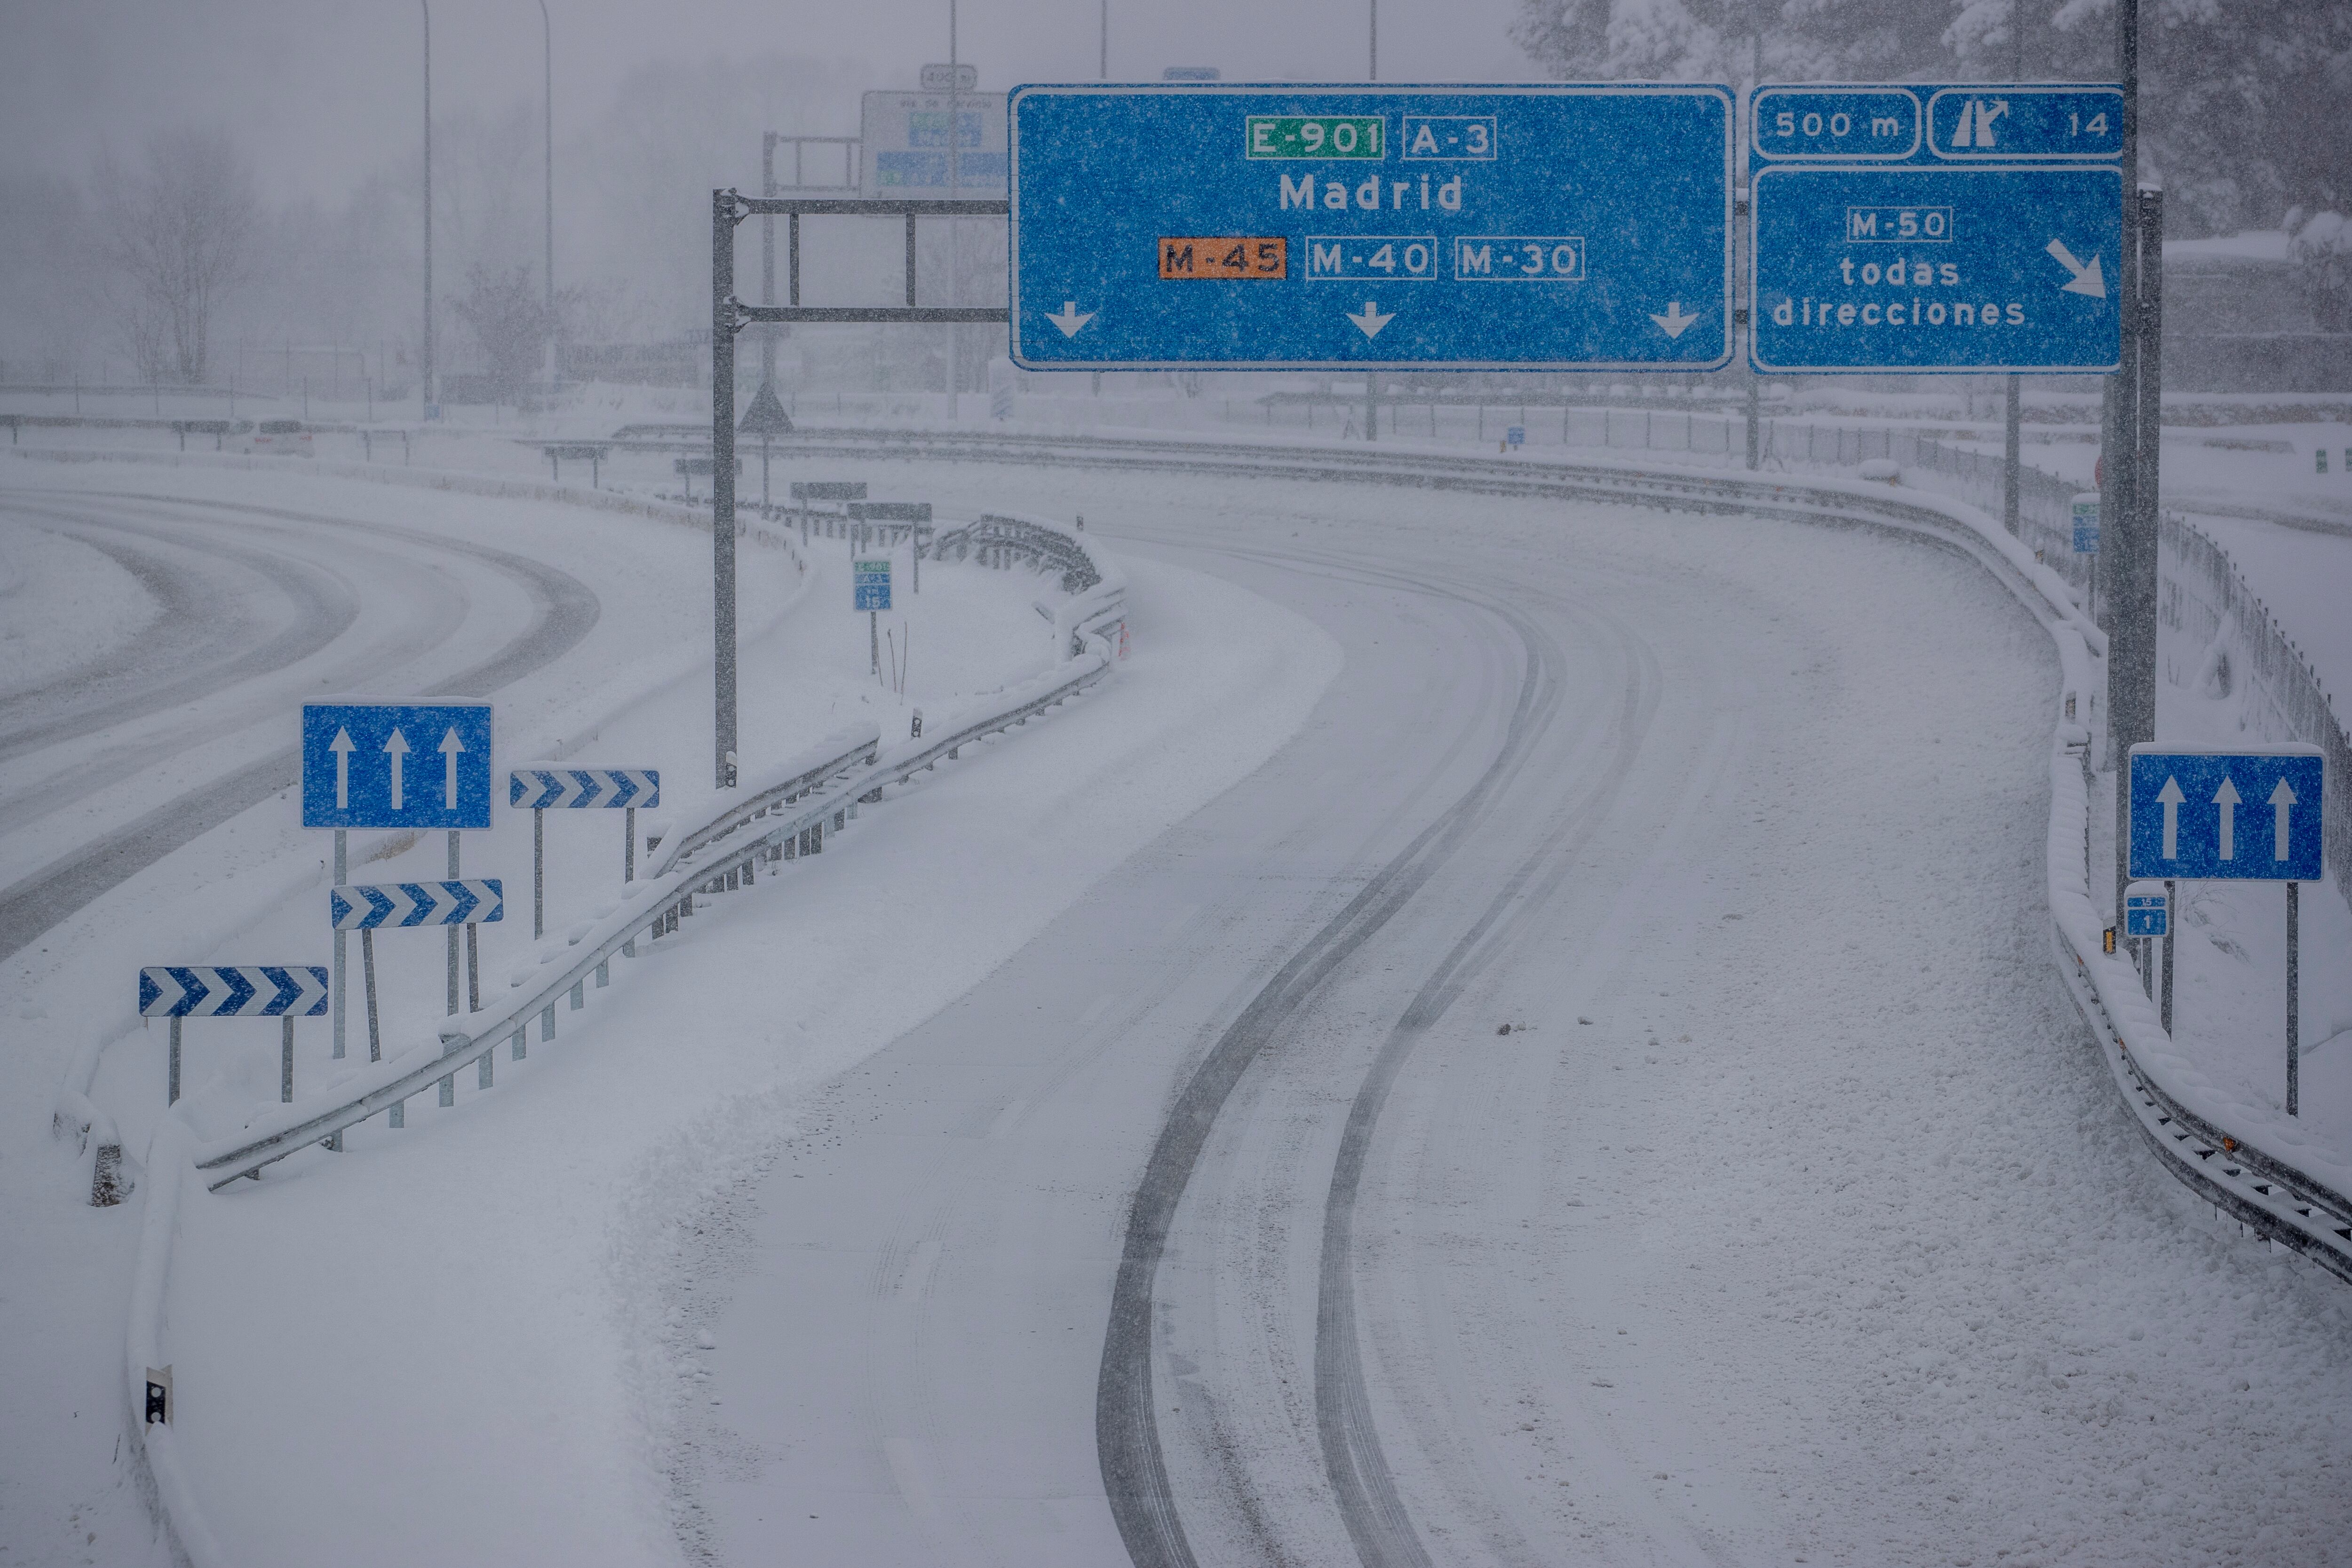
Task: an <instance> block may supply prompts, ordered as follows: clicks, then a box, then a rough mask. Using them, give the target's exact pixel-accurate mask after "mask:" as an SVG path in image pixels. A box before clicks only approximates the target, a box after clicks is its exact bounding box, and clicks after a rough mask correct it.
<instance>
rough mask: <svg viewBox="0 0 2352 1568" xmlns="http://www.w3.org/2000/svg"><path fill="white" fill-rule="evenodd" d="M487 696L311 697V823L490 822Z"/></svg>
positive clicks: (306, 796)
mask: <svg viewBox="0 0 2352 1568" xmlns="http://www.w3.org/2000/svg"><path fill="white" fill-rule="evenodd" d="M490 792H491V791H490V705H489V704H488V703H446V702H444V703H305V704H304V705H303V706H302V825H303V826H304V827H306V828H423V829H436V828H487V827H488V826H489V825H490Z"/></svg>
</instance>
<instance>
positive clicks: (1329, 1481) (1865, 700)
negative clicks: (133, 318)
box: [677, 471, 2352, 1568]
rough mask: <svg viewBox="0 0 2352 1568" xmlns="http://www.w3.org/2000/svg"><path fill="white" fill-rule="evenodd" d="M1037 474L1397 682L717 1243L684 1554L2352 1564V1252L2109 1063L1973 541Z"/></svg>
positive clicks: (1175, 835)
mask: <svg viewBox="0 0 2352 1568" xmlns="http://www.w3.org/2000/svg"><path fill="white" fill-rule="evenodd" d="M939 482H940V483H941V484H953V483H955V482H956V481H955V480H954V479H953V478H952V476H951V473H950V471H939ZM963 482H964V483H966V484H977V485H986V486H989V487H990V493H991V494H994V495H1002V494H1003V492H1004V491H1005V490H1006V488H1007V487H1008V482H1007V480H1006V479H1005V478H1004V477H1003V476H1002V475H995V476H987V477H986V478H984V479H980V480H965V481H963ZM1011 487H1013V488H1015V489H1016V490H1018V491H1019V492H1021V495H1020V500H1021V504H1024V505H1027V506H1030V507H1060V508H1065V509H1066V508H1070V507H1085V508H1087V509H1089V510H1090V511H1091V510H1092V509H1093V508H1094V507H1101V508H1102V512H1103V513H1105V514H1108V519H1109V523H1108V526H1109V528H1111V529H1112V530H1113V532H1114V536H1115V537H1116V538H1118V540H1119V542H1120V543H1121V545H1122V547H1123V549H1126V550H1128V551H1129V553H1130V554H1133V555H1138V556H1141V557H1143V558H1145V559H1151V558H1155V557H1157V558H1160V559H1171V560H1177V561H1181V562H1183V563H1184V564H1186V565H1188V566H1192V567H1194V568H1197V569H1200V570H1206V571H1209V572H1212V573H1215V574H1218V575H1222V576H1224V577H1227V578H1230V579H1232V580H1236V581H1240V582H1244V583H1246V584H1247V585H1249V586H1250V587H1251V588H1252V589H1253V590H1254V591H1257V592H1260V593H1263V594H1265V595H1266V596H1267V597H1268V598H1270V599H1272V600H1274V601H1276V602H1278V603H1280V604H1283V605H1284V606H1286V607H1287V608H1289V609H1291V610H1294V611H1296V612H1300V613H1303V614H1305V615H1307V617H1308V618H1310V619H1311V620H1313V621H1314V622H1316V623H1317V624H1318V625H1319V626H1320V627H1322V628H1323V630H1324V631H1325V632H1327V633H1328V634H1329V635H1330V636H1332V637H1333V638H1335V639H1336V640H1337V641H1338V642H1339V644H1340V646H1341V648H1342V649H1343V650H1344V651H1345V653H1346V656H1347V662H1346V664H1345V665H1344V667H1343V669H1342V670H1341V673H1340V674H1339V677H1338V679H1337V681H1336V682H1335V683H1334V685H1332V686H1331V687H1330V689H1329V691H1328V694H1327V695H1326V696H1325V698H1324V701H1323V703H1322V705H1321V706H1319V707H1318V709H1317V710H1316V712H1315V714H1314V716H1313V717H1312V719H1311V720H1310V721H1309V722H1308V724H1307V726H1306V727H1305V728H1303V729H1302V730H1301V731H1300V732H1299V734H1298V735H1297V737H1296V738H1294V739H1293V740H1292V741H1291V742H1290V743H1289V744H1288V745H1287V746H1286V747H1284V748H1283V749H1281V750H1280V751H1279V752H1278V753H1276V755H1275V756H1274V757H1273V758H1271V759H1270V760H1269V761H1268V762H1267V763H1266V765H1265V767H1263V768H1260V769H1259V770H1258V771H1257V772H1256V773H1255V774H1253V775H1252V776H1251V777H1250V778H1249V779H1246V780H1245V781H1244V782H1243V783H1241V784H1240V785H1238V786H1236V787H1235V788H1234V789H1232V790H1231V791H1229V792H1228V793H1226V794H1225V795H1223V796H1222V797H1220V798H1219V799H1218V800H1216V801H1214V802H1213V804H1212V805H1210V806H1209V807H1208V808H1206V809H1205V810H1202V811H1201V812H1200V813H1198V814H1197V815H1196V816H1194V817H1192V819H1190V820H1189V821H1186V822H1184V823H1183V824H1181V826H1179V827H1178V828H1176V829H1175V830H1173V831H1171V832H1170V833H1168V834H1166V835H1165V836H1163V837H1162V838H1160V840H1158V841H1155V842H1154V843H1153V844H1151V845H1150V848H1148V849H1147V850H1145V851H1144V852H1141V853H1139V854H1138V855H1136V856H1135V857H1133V858H1132V859H1130V860H1129V862H1127V863H1126V864H1124V865H1122V866H1121V867H1120V868H1119V869H1118V872H1117V873H1115V874H1114V875H1112V876H1111V877H1109V878H1108V879H1106V880H1105V881H1103V882H1102V883H1098V884H1097V885H1096V886H1095V887H1094V888H1092V889H1091V890H1090V891H1089V892H1088V893H1087V895H1086V897H1085V898H1084V899H1083V900H1082V901H1081V902H1079V903H1078V904H1076V905H1075V906H1073V907H1072V908H1070V909H1069V910H1067V911H1066V912H1065V913H1064V914H1063V915H1061V917H1060V918H1059V919H1058V920H1057V921H1056V922H1055V925H1053V926H1052V927H1051V928H1050V929H1049V930H1048V931H1047V932H1046V933H1045V935H1044V936H1040V937H1039V938H1037V939H1035V940H1034V941H1033V942H1031V943H1030V944H1028V945H1027V946H1025V947H1024V948H1023V949H1022V950H1021V951H1020V952H1019V953H1018V954H1017V955H1016V956H1013V958H1012V959H1011V961H1009V962H1008V963H1007V964H1005V965H1004V966H1003V967H1002V968H1000V969H998V970H997V971H996V972H995V973H994V974H993V975H992V976H991V977H989V978H988V980H987V981H986V982H985V983H984V984H982V986H980V987H978V988H974V989H973V990H971V992H969V993H968V994H966V995H964V996H963V997H961V998H959V999H958V1000H957V1001H956V1002H955V1003H954V1005H952V1006H951V1007H950V1008H948V1009H945V1010H943V1011H941V1012H940V1013H939V1014H938V1015H937V1016H936V1017H934V1018H932V1019H929V1021H928V1022H926V1023H925V1024H924V1025H923V1026H922V1027H920V1028H919V1029H917V1030H913V1031H912V1032H910V1033H908V1034H907V1035H906V1036H905V1037H904V1038H902V1039H900V1040H898V1041H897V1042H895V1043H894V1044H892V1045H891V1046H890V1047H889V1048H888V1049H887V1050H885V1051H881V1052H880V1053H878V1054H877V1055H876V1056H874V1057H873V1058H871V1059H870V1060H868V1061H866V1062H864V1063H863V1064H861V1065H860V1066H859V1067H858V1068H856V1070H854V1071H850V1072H848V1073H846V1074H845V1075H843V1076H842V1077H840V1078H839V1079H838V1080H836V1081H835V1082H833V1083H831V1084H829V1085H827V1086H826V1087H825V1088H824V1091H823V1092H822V1093H821V1094H820V1095H819V1096H817V1097H816V1099H815V1100H814V1103H813V1104H812V1105H811V1107H810V1108H809V1109H808V1110H807V1111H805V1112H804V1113H803V1114H802V1115H801V1116H800V1118H799V1119H798V1124H797V1126H796V1128H795V1131H794V1133H793V1135H792V1136H791V1137H790V1138H789V1139H787V1140H786V1141H785V1142H784V1144H783V1145H782V1147H781V1149H780V1150H779V1152H778V1154H777V1155H776V1157H775V1159H774V1162H773V1164H772V1166H769V1167H768V1168H767V1169H766V1171H765V1174H764V1175H763V1176H761V1177H760V1178H759V1179H758V1180H757V1181H755V1182H751V1183H748V1184H747V1185H746V1186H742V1187H741V1188H740V1189H738V1190H737V1191H736V1192H735V1194H734V1195H733V1196H732V1197H730V1199H728V1200H726V1201H724V1202H722V1203H720V1204H719V1206H718V1207H716V1208H715V1209H714V1210H713V1211H712V1212H711V1213H710V1214H709V1216H707V1217H706V1218H705V1219H704V1220H703V1222H702V1223H701V1225H700V1227H699V1228H700V1230H701V1232H702V1234H703V1235H704V1236H705V1237H706V1238H708V1240H707V1242H706V1243H705V1246H706V1260H705V1263H704V1266H703V1268H702V1270H700V1271H699V1272H698V1273H695V1274H690V1275H689V1277H688V1281H687V1286H688V1288H687V1289H686V1290H685V1291H683V1292H682V1293H680V1294H679V1295H678V1296H677V1300H678V1301H681V1302H683V1303H688V1304H689V1305H688V1312H689V1316H691V1317H692V1318H693V1319H694V1320H695V1322H697V1324H698V1326H699V1327H700V1328H702V1329H704V1330H705V1331H707V1333H708V1337H709V1342H710V1343H711V1344H712V1345H713V1346H715V1348H713V1349H711V1350H709V1352H708V1354H706V1355H705V1356H704V1357H703V1360H704V1361H705V1362H706V1363H707V1369H706V1370H707V1385H706V1386H707V1388H708V1390H709V1395H710V1396H711V1397H710V1399H709V1403H708V1404H704V1403H703V1402H702V1400H701V1399H700V1397H699V1396H697V1397H696V1398H694V1399H692V1400H690V1401H688V1402H685V1403H684V1404H683V1405H682V1406H681V1408H683V1409H684V1410H686V1411H687V1413H688V1416H687V1425H686V1427H685V1430H684V1433H683V1435H682V1437H681V1438H680V1443H681V1458H680V1463H679V1470H680V1473H682V1474H683V1475H684V1476H685V1477H686V1478H687V1480H686V1483H685V1485H684V1488H683V1493H682V1495H683V1498H684V1500H685V1502H686V1505H687V1508H688V1513H687V1516H686V1517H687V1521H688V1523H687V1527H686V1529H687V1535H688V1542H689V1544H690V1545H691V1546H692V1547H694V1548H696V1549H698V1551H701V1552H707V1553H708V1554H709V1556H710V1557H711V1558H712V1559H714V1560H716V1561H719V1562H722V1563H803V1562H858V1563H909V1564H912V1563H926V1564H929V1563H1023V1564H1031V1563H1073V1564H1076V1563H1104V1562H1112V1561H1119V1560H1122V1559H1123V1558H1127V1557H1130V1556H1131V1557H1132V1559H1133V1560H1134V1561H1136V1562H1139V1563H1145V1564H1150V1565H1153V1568H1158V1565H1160V1564H1175V1563H1342V1562H1347V1563H1359V1562H1360V1563H1367V1564H1381V1565H1388V1564H1406V1563H1566V1562H1595V1563H1614V1562H1628V1563H1651V1562H1732V1563H1780V1562H1801V1561H1813V1562H1823V1561H1828V1562H1851V1563H1975V1562H1986V1563H1990V1562H1995V1561H2000V1562H2004V1563H2021V1562H2022V1563H2039V1562H2061V1561H2063V1562H2073V1563H2151V1562H2201V1561H2207V1560H2212V1559H2215V1558H2219V1557H2222V1556H2225V1555H2228V1554H2229V1553H2231V1552H2232V1550H2233V1549H2235V1548H2238V1547H2240V1546H2242V1545H2243V1546H2246V1547H2248V1548H2250V1549H2251V1550H2252V1553H2253V1557H2254V1559H2255V1560H2262V1561H2276V1562H2288V1561H2324V1560H2326V1558H2327V1557H2328V1555H2329V1554H2330V1553H2331V1552H2333V1551H2334V1550H2335V1542H2334V1531H2335V1529H2336V1524H2337V1522H2339V1521H2340V1512H2339V1511H2338V1509H2337V1506H2336V1502H2335V1501H2334V1500H2332V1497H2331V1489H2330V1486H2329V1481H2328V1477H2329V1476H2330V1475H2331V1474H2332V1473H2333V1471H2334V1470H2335V1469H2336V1468H2337V1467H2339V1466H2340V1465H2341V1464H2343V1463H2344V1462H2345V1460H2346V1458H2347V1433H2346V1432H2345V1431H2344V1430H2343V1427H2342V1422H2341V1414H2342V1412H2343V1411H2344V1410H2345V1409H2346V1408H2347V1407H2352V1406H2347V1394H2352V1353H2347V1349H2346V1344H2347V1340H2346V1336H2345V1333H2344V1330H2345V1329H2346V1327H2347V1310H2346V1307H2345V1305H2344V1303H2343V1301H2341V1300H2340V1287H2337V1286H2336V1285H2335V1284H2333V1282H2331V1281H2326V1280H2324V1279H2322V1278H2319V1277H2317V1276H2315V1274H2313V1273H2312V1272H2311V1271H2309V1270H2304V1269H2302V1268H2300V1267H2299V1266H2292V1265H2290V1264H2288V1263H2287V1262H2285V1261H2284V1260H2264V1259H2263V1255H2262V1254H2261V1253H2260V1252H2259V1251H2256V1252H2254V1253H2252V1254H2251V1255H2250V1254H2249V1253H2248V1252H2247V1251H2246V1250H2245V1249H2243V1248H2242V1244H2240V1243H2238V1242H2237V1241H2236V1240H2235V1239H2234V1235H2232V1236H2231V1237H2229V1238H2227V1239H2224V1238H2222V1237H2221V1236H2220V1235H2218V1234H2206V1233H2204V1232H2203V1230H2202V1229H2201V1228H2200V1225H2201V1223H2202V1219H2203V1214H2204V1211H2203V1210H2202V1209H2201V1208H2200V1207H2198V1206H2196V1205H2194V1204H2193V1203H2191V1202H2190V1201H2189V1200H2188V1199H2187V1198H2186V1197H2185V1195H2184V1194H2183V1193H2182V1192H2181V1190H2180V1189H2179V1187H2177V1186H2175V1184H2174V1183H2173V1182H2172V1180H2171V1179H2170V1178H2169V1177H2168V1176H2166V1175H2164V1174H2163V1172H2162V1171H2161V1170H2160V1169H2158V1167H2157V1166H2155V1165H2154V1164H2153V1163H2152V1162H2151V1161H2150V1160H2149V1159H2148V1158H2147V1155H2146V1153H2145V1152H2144V1150H2143V1149H2142V1148H2141V1147H2140V1146H2139V1145H2138V1143H2137V1138H2136V1137H2135V1136H2134V1135H2133V1134H2132V1132H2131V1129H2130V1126H2129V1124H2128V1123H2127V1121H2126V1116H2125V1113H2123V1111H2122V1109H2121V1108H2120V1107H2119V1106H2118V1105H2117V1104H2116V1098H2115V1093H2114V1090H2113V1088H2112V1086H2111V1085H2110V1084H2109V1083H2108V1082H2106V1078H2105V1071H2104V1070H2103V1069H2102V1068H2101V1066H2100V1064H2099V1063H2098V1061H2096V1060H2095V1056H2094V1054H2093V1053H2092V1052H2091V1051H2090V1050H2089V1049H2088V1048H2087V1046H2086V1044H2085V1042H2084V1034H2083V1030H2082V1025H2081V1023H2080V1021H2079V1019H2077V1018H2076V1017H2075V1016H2074V1011H2073V1009H2072V1007H2071V1005H2070V1004H2069V1003H2068V1002H2067V1000H2066V998H2065V997H2064V994H2063V990H2062V989H2061V988H2060V986H2059V985H2058V983H2057V981H2056V979H2055V977H2054V976H2053V972H2052V968H2051V964H2050V957H2049V951H2048V940H2049V938H2048V936H2047V918H2048V917H2047V914H2046V910H2045V905H2044V893H2043V884H2042V851H2043V847H2044V841H2045V835H2046V831H2047V822H2048V817H2047V810H2048V804H2047V733H2048V725H2049V723H2050V717H2049V703H2050V692H2051V690H2052V688H2053V685H2054V665H2055V660H2054V657H2053V653H2052V652H2051V647H2050V643H2049V640H2048V638H2047V636H2046V634H2045V633H2044V632H2042V629H2041V628H2040V627H2039V626H2038V625H2037V624H2036V623H2035V622H2034V621H2033V619H2032V616H2031V615H2030V614H2029V613H2027V612H2026V611H2025V610H2024V609H2023V608H2022V607H2021V605H2019V603H2018V602H2017V601H2015V600H2014V599H2013V598H2012V597H2011V596H2010V595H2009V594H2008V593H2007V592H2005V591H2003V590H2002V589H2001V588H2000V586H1999V585H1998V584H1997V583H1996V582H1995V581H1994V580H1993V579H1992V578H1991V577H1990V575H1989V574H1988V573H1986V572H1985V571H1984V570H1982V569H1981V568H1980V567H1979V566H1978V565H1976V564H1974V563H1973V562H1971V561H1969V560H1968V559H1964V558H1963V557H1962V556H1960V555H1959V554H1958V552H1956V551H1952V550H1948V549H1943V548H1940V547H1937V546H1934V545H1930V544H1926V543H1923V542H1921V541H1918V540H1916V539H1905V538H1891V537H1888V536H1886V535H1885V534H1881V533H1878V532H1876V531H1874V530H1869V529H1830V528H1819V527H1808V526H1803V525H1795V524H1790V523H1784V522H1763V521H1758V520H1753V519H1738V518H1712V519H1700V518H1693V517H1676V516H1661V515H1659V514H1656V513H1653V512H1634V511H1631V510H1613V509H1608V508H1601V507H1560V506H1556V505H1551V506H1548V505H1544V504H1541V503H1532V502H1517V501H1494V500H1465V499H1460V498H1450V497H1435V498H1433V497H1429V496H1426V495H1404V494H1393V493H1382V492H1381V491H1379V490H1375V489H1364V490H1353V489H1350V490H1342V491H1334V490H1333V489H1332V488H1331V487H1329V486H1321V487H1318V488H1314V489H1310V488H1308V487H1305V486H1282V485H1278V484H1266V483H1255V484H1253V483H1248V482H1237V481H1232V480H1205V479H1198V478H1195V479H1189V480H1187V482H1186V486H1185V491H1184V494H1183V496H1182V497H1181V500H1167V499H1160V500H1155V499H1153V498H1151V497H1149V496H1148V495H1147V494H1146V493H1145V486H1144V484H1143V482H1140V481H1137V480H1118V481H1105V480H1102V479H1099V478H1068V479H1056V478H1053V477H1030V478H1027V479H1025V480H1023V481H1015V482H1013V484H1012V486H1011ZM1107 488H1108V489H1110V490H1112V491H1113V493H1114V495H1115V496H1116V497H1117V498H1116V500H1115V501H1114V500H1111V499H1110V498H1109V497H1106V496H1105V494H1104V492H1105V490H1106V489H1107ZM1097 515H1101V514H1097ZM1146 626H1147V627H1148V622H1147V623H1146ZM1143 634H1144V635H1146V636H1148V635H1149V632H1148V630H1146V631H1145V632H1143ZM713 1293H717V1294H719V1295H720V1296H723V1297H724V1299H725V1305H724V1306H723V1308H719V1309H716V1310H714V1309H712V1308H711V1307H710V1306H709V1301H710V1298H711V1296H712V1295H713ZM2256 1301H2260V1303H2261V1304H2260V1307H2259V1308H2258V1309H2257V1308H2256V1306H2255V1302H2256ZM702 1375H703V1372H699V1371H698V1373H697V1374H696V1378H697V1379H699V1378H700V1377H701V1376H702ZM696 1386H697V1382H696V1381H693V1380H690V1381H689V1383H688V1387H689V1388H695V1387H696Z"/></svg>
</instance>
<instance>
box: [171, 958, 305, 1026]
mask: <svg viewBox="0 0 2352 1568" xmlns="http://www.w3.org/2000/svg"><path fill="white" fill-rule="evenodd" d="M326 1010H327V970H326V967H325V966H323V965H320V964H159V965H154V966H152V967H148V968H144V969H142V970H140V971H139V1016H140V1017H141V1018H150V1019H163V1018H173V1019H184V1018H306V1019H308V1018H317V1017H319V1016H320V1015H321V1014H322V1013H324V1012H325V1011H326Z"/></svg>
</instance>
